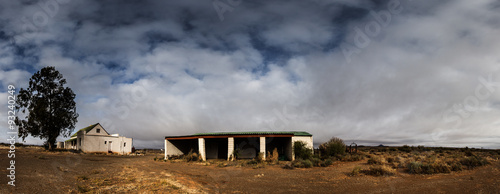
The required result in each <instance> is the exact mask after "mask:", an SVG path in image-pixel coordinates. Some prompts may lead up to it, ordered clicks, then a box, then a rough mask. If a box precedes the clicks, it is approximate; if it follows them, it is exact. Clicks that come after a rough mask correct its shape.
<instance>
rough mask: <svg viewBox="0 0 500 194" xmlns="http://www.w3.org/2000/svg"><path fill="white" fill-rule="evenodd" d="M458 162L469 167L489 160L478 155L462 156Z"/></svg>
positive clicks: (471, 167) (484, 163)
mask: <svg viewBox="0 0 500 194" xmlns="http://www.w3.org/2000/svg"><path fill="white" fill-rule="evenodd" d="M460 163H461V164H462V165H464V166H467V168H469V169H473V168H475V167H478V166H483V165H486V164H489V162H488V161H487V160H486V159H484V158H482V157H479V156H472V157H467V158H463V159H461V160H460Z"/></svg>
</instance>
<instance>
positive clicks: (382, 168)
mask: <svg viewBox="0 0 500 194" xmlns="http://www.w3.org/2000/svg"><path fill="white" fill-rule="evenodd" d="M364 173H365V174H367V175H373V176H393V175H395V174H396V170H394V169H392V168H391V167H389V166H386V165H377V166H370V169H368V170H365V171H364Z"/></svg>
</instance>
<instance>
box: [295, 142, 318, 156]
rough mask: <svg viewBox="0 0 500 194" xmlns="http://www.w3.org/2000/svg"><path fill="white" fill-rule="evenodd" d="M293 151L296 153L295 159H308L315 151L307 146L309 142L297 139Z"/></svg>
mask: <svg viewBox="0 0 500 194" xmlns="http://www.w3.org/2000/svg"><path fill="white" fill-rule="evenodd" d="M293 153H294V154H295V159H303V160H308V159H311V158H312V155H313V151H312V149H310V148H308V147H307V144H306V143H304V142H303V141H296V142H294V143H293Z"/></svg>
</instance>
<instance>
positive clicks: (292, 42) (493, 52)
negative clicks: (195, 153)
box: [0, 0, 500, 149]
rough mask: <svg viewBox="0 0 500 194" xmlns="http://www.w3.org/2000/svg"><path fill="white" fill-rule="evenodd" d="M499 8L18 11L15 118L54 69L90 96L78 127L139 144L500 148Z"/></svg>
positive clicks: (11, 17)
mask: <svg viewBox="0 0 500 194" xmlns="http://www.w3.org/2000/svg"><path fill="white" fill-rule="evenodd" d="M214 2H215V4H216V5H217V6H215V7H214ZM240 2H241V3H240ZM221 6H222V7H221ZM499 12H500V3H499V2H498V1H495V0H476V1H467V0H461V1H439V2H436V1H409V0H400V1H395V0H393V1H375V0H373V1H361V0H359V1H351V0H349V1H347V0H337V1H326V0H311V1H299V0H296V1H285V0H273V1H258V2H256V1H246V0H242V1H237V0H229V1H226V0H220V1H194V0H184V1H168V2H167V1H133V0H127V1H120V3H117V2H116V1H97V0H95V1H77V0H60V1H56V0H40V1H36V0H20V1H3V2H2V3H1V5H0V84H1V88H0V91H1V93H0V99H4V100H3V101H0V105H2V106H3V107H5V108H4V110H5V111H1V112H0V117H3V118H6V117H7V100H6V99H7V95H8V94H7V93H6V92H7V85H8V84H14V85H15V86H16V87H17V88H21V87H23V88H26V87H27V86H28V81H29V78H30V77H31V75H32V74H33V73H35V72H36V71H38V70H40V69H41V68H42V67H44V66H55V67H56V69H57V70H59V71H60V72H61V73H62V74H63V75H64V77H65V78H66V79H67V81H68V84H67V85H68V86H69V87H71V88H72V89H73V91H74V92H75V93H76V95H77V99H76V101H77V111H78V113H79V114H80V117H79V118H78V123H77V125H76V126H77V127H76V129H75V130H78V129H80V128H83V127H86V126H88V125H91V124H94V123H97V122H99V123H101V124H102V125H103V126H104V128H105V129H106V130H107V131H108V132H111V133H119V134H120V135H124V136H127V137H132V138H134V145H135V147H139V148H142V147H151V148H153V147H154V148H161V147H162V146H163V137H164V136H171V135H189V134H193V133H197V132H213V131H308V132H310V133H312V134H313V135H314V143H315V144H316V145H317V144H319V143H322V142H324V141H327V140H328V139H329V138H331V137H332V136H337V137H340V138H343V139H344V140H346V141H348V142H349V143H350V142H352V141H355V142H357V143H358V144H365V145H378V144H381V143H382V144H385V145H403V144H409V145H427V146H459V147H465V146H469V147H471V146H472V147H488V148H495V149H498V148H500V130H499V127H500V119H499V118H500V91H499V90H500V55H499V53H500V36H499V34H500V14H498V13H499ZM221 15H222V16H223V17H220V16H221ZM2 126H3V127H2V128H3V129H5V130H3V131H7V127H6V126H7V124H6V123H5V124H4V125H2ZM0 137H1V138H2V139H3V140H2V141H4V142H5V141H6V139H7V138H8V137H7V134H6V132H5V133H3V134H0ZM59 140H65V138H62V137H61V138H59ZM26 142H27V143H37V144H39V143H42V142H43V141H42V140H39V139H35V138H28V139H26Z"/></svg>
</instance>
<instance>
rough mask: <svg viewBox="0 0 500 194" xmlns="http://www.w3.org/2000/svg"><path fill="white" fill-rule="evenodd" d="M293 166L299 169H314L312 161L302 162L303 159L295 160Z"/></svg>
mask: <svg viewBox="0 0 500 194" xmlns="http://www.w3.org/2000/svg"><path fill="white" fill-rule="evenodd" d="M292 163H293V166H294V167H297V168H311V167H313V163H312V162H311V161H310V160H302V159H297V160H294V161H293V162H292Z"/></svg>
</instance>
